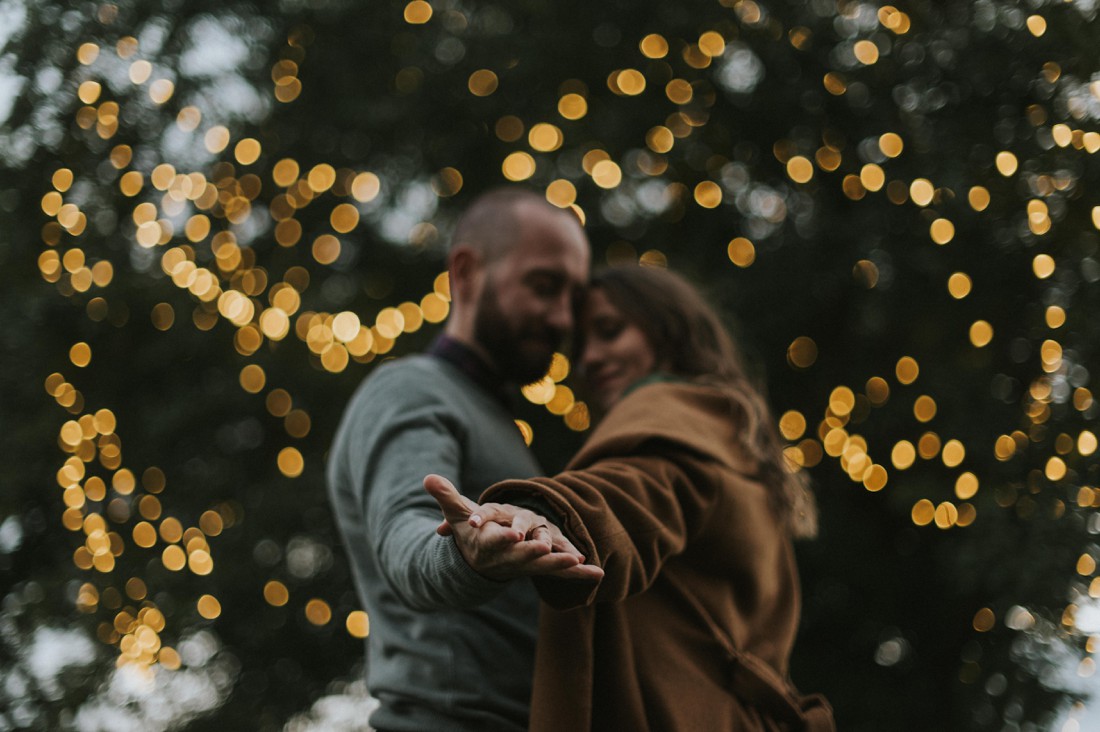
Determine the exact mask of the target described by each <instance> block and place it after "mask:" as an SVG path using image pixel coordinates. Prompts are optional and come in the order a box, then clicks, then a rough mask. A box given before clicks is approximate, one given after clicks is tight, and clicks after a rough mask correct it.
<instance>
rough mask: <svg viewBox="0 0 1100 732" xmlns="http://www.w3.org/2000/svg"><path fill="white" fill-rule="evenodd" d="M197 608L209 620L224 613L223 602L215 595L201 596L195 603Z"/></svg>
mask: <svg viewBox="0 0 1100 732" xmlns="http://www.w3.org/2000/svg"><path fill="white" fill-rule="evenodd" d="M195 609H196V610H198V611H199V615H201V616H202V617H204V618H206V619H207V620H214V619H215V618H217V617H218V616H219V615H221V614H222V604H221V603H220V602H218V598H216V597H214V596H213V595H203V596H202V597H200V598H199V599H198V602H196V603H195Z"/></svg>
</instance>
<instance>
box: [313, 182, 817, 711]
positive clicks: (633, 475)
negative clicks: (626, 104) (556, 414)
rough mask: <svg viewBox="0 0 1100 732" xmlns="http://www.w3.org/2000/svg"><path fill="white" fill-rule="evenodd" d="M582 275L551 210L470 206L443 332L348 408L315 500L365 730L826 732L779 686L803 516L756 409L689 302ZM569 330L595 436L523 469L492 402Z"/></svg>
mask: <svg viewBox="0 0 1100 732" xmlns="http://www.w3.org/2000/svg"><path fill="white" fill-rule="evenodd" d="M589 258H590V255H589V248H588V242H587V239H586V236H585V234H584V231H583V229H582V227H581V225H580V223H579V222H578V221H577V219H576V217H575V216H573V214H572V213H571V212H570V211H568V210H562V209H558V208H555V207H554V206H551V205H550V204H548V203H547V202H546V201H545V200H544V199H542V198H541V197H540V196H538V195H537V194H535V193H532V192H530V191H526V190H520V189H504V190H498V191H493V192H490V193H487V194H485V195H483V196H482V197H480V198H479V199H477V200H476V201H474V202H473V204H472V205H471V206H470V208H469V209H467V211H466V212H465V213H464V214H463V216H462V217H461V218H460V219H459V222H458V224H457V226H456V229H455V233H454V238H453V243H452V247H451V250H450V255H449V258H448V270H449V273H450V283H451V295H452V311H451V316H450V319H449V321H448V322H447V325H446V329H445V332H444V334H443V335H441V336H440V337H439V338H438V339H437V340H436V341H435V343H434V344H433V345H432V347H431V349H430V350H429V351H428V353H426V354H423V355H419V356H411V357H407V358H403V359H399V360H395V361H391V362H388V363H384V364H382V365H380V366H379V367H378V368H377V369H375V371H374V372H373V373H372V374H371V376H370V377H369V378H368V379H367V380H366V381H365V382H364V383H363V385H362V386H361V387H360V388H359V390H358V391H357V392H356V394H355V396H354V397H353V398H352V400H351V402H350V404H349V406H348V408H347V411H346V412H345V414H344V417H343V420H342V422H341V425H340V428H339V430H338V433H337V436H336V440H335V443H334V445H333V448H332V451H331V453H330V458H329V468H328V478H329V491H330V495H331V499H332V502H333V508H334V512H335V514H336V517H337V520H338V522H339V525H340V529H341V532H342V534H343V538H344V543H345V547H346V550H347V553H348V556H349V558H350V560H351V564H352V568H353V570H354V574H355V579H356V585H357V589H358V592H359V596H360V599H361V600H362V602H363V604H364V606H365V608H366V610H367V612H368V613H369V616H370V619H371V632H370V635H369V637H368V640H367V648H368V659H367V669H368V671H367V685H368V687H369V689H370V691H371V693H372V694H373V695H374V696H375V697H377V699H378V700H379V702H380V707H379V709H378V710H377V711H376V712H375V713H374V714H373V715H372V717H371V719H370V724H371V726H373V727H374V728H376V729H378V730H380V731H381V732H386V731H388V730H471V731H472V730H478V731H481V730H501V731H509V732H510V731H515V730H523V729H531V730H547V731H551V730H552V731H557V730H569V731H572V730H620V729H621V730H654V731H659V730H731V731H732V730H811V731H813V732H816V731H818V730H831V729H833V723H832V715H831V712H830V710H829V707H828V705H827V703H825V702H824V700H822V699H821V698H820V697H817V696H809V697H805V696H800V695H799V694H798V693H797V692H796V691H795V689H794V688H793V686H791V684H790V682H789V680H788V677H787V664H788V658H789V656H790V653H791V648H792V645H793V643H794V637H795V633H796V631H797V626H798V618H799V588H798V577H797V571H796V568H795V562H794V555H793V550H792V547H791V541H792V538H794V537H798V536H807V535H810V534H812V532H813V525H814V509H813V504H812V500H811V499H810V498H809V494H808V492H807V490H806V487H805V485H804V484H803V482H802V480H801V478H800V476H798V475H794V474H791V473H790V472H789V471H787V470H786V468H785V467H784V464H783V457H782V453H781V444H780V442H779V438H778V436H777V434H776V429H775V425H774V422H773V419H772V417H771V415H770V412H769V410H768V408H767V405H766V403H765V401H764V400H763V398H762V397H761V395H760V394H759V392H758V391H757V390H756V389H755V388H754V387H753V385H752V384H751V383H750V382H749V380H748V379H747V378H746V376H745V374H744V372H743V370H742V367H741V364H740V360H739V358H738V356H737V352H736V349H735V347H734V344H733V342H732V340H731V339H730V337H729V335H728V334H727V333H726V331H725V329H724V328H723V326H722V324H721V321H720V319H719V318H718V317H717V316H716V315H715V313H714V311H713V310H712V309H711V308H710V307H709V306H708V305H707V303H706V302H705V301H704V299H703V298H702V297H701V296H700V295H699V294H698V293H697V292H696V291H695V289H694V288H692V287H691V286H690V285H689V284H687V283H686V282H685V281H684V280H682V279H681V278H679V277H677V276H676V275H673V274H671V273H669V272H667V271H664V270H658V269H647V268H640V267H627V268H618V269H610V270H605V271H603V272H600V273H597V274H595V275H593V276H592V277H591V278H590V277H589V275H588V267H589ZM570 334H572V335H573V342H574V344H575V346H576V348H575V359H576V362H577V363H578V365H579V371H580V373H581V375H582V377H583V381H584V382H585V386H586V388H587V391H588V393H589V395H590V397H591V399H592V401H594V402H595V404H596V405H597V406H598V407H599V411H600V413H601V414H602V419H601V420H600V422H599V424H598V425H597V426H596V428H595V429H594V430H593V432H592V434H591V436H590V437H589V439H588V441H587V442H586V444H585V445H584V447H583V448H582V449H581V451H580V452H579V453H578V454H577V455H576V456H575V457H574V458H573V460H572V461H571V462H570V464H569V466H568V469H567V470H566V471H565V472H563V473H561V474H559V475H557V476H554V477H540V476H541V475H542V471H541V470H540V469H539V467H538V465H537V464H536V463H535V461H534V458H533V457H532V456H531V454H530V452H529V451H528V449H527V447H526V445H525V444H524V441H523V439H522V437H521V435H520V433H519V431H518V430H517V429H516V427H515V424H514V422H513V417H512V414H511V412H510V409H509V403H510V400H511V399H513V398H514V397H515V391H516V390H517V389H518V387H519V386H521V385H523V384H526V383H530V382H533V381H535V380H537V379H539V378H540V377H541V376H542V375H543V374H544V373H545V371H546V369H547V367H548V366H549V364H550V360H551V358H552V356H553V354H554V352H555V351H556V350H557V349H558V348H560V347H561V345H562V343H563V342H564V340H565V338H566V337H568V336H569V335H570ZM441 510H442V513H443V522H442V523H440V511H441Z"/></svg>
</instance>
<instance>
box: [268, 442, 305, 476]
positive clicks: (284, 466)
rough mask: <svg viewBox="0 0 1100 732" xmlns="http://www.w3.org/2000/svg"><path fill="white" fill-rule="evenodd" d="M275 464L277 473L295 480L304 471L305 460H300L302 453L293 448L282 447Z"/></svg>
mask: <svg viewBox="0 0 1100 732" xmlns="http://www.w3.org/2000/svg"><path fill="white" fill-rule="evenodd" d="M275 462H276V464H277V465H278V467H279V472H280V473H282V474H283V475H285V476H286V477H288V478H297V477H298V476H299V475H301V474H302V471H303V470H304V469H305V460H304V459H303V458H302V453H300V452H299V451H298V449H297V448H294V447H284V448H283V449H282V450H280V451H279V455H278V457H277V458H276V459H275Z"/></svg>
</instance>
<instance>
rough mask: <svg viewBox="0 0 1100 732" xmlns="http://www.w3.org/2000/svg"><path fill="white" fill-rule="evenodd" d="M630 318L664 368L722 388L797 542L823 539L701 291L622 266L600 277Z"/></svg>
mask: <svg viewBox="0 0 1100 732" xmlns="http://www.w3.org/2000/svg"><path fill="white" fill-rule="evenodd" d="M591 287H592V288H593V289H597V288H598V289H600V290H602V291H603V292H604V293H605V294H606V295H607V297H608V299H609V300H610V301H611V303H612V304H613V305H614V306H615V307H616V308H618V309H619V311H620V312H622V314H623V316H624V317H625V318H626V319H627V320H628V321H629V322H631V323H633V324H634V325H637V326H638V327H639V328H640V329H641V330H642V332H643V333H644V334H645V336H646V339H647V340H648V341H649V345H650V346H651V347H652V348H653V351H654V355H655V356H656V362H657V363H658V364H660V365H661V368H663V369H664V370H666V371H668V372H670V373H671V374H672V375H674V376H678V377H681V378H684V379H687V380H689V381H693V382H696V383H699V384H705V385H708V386H713V387H717V388H720V389H722V390H723V391H724V392H725V393H726V394H728V396H729V399H730V402H731V405H732V406H733V408H734V410H735V411H736V412H739V413H740V415H739V416H740V417H741V418H742V419H743V420H744V429H742V430H739V431H738V434H739V435H740V438H741V446H742V447H743V448H744V450H745V451H746V452H747V453H748V454H749V455H750V456H752V457H753V458H755V459H756V461H757V462H758V463H759V465H760V474H761V475H760V477H761V478H762V479H763V482H764V484H765V485H766V486H767V487H768V488H769V489H770V490H771V493H770V499H771V505H772V508H773V509H774V510H775V512H776V514H777V515H778V516H779V518H780V520H781V522H782V523H783V525H784V526H786V527H787V529H788V531H790V533H791V534H792V535H793V536H796V537H811V536H814V535H816V533H817V510H816V507H815V505H814V500H813V494H812V493H811V492H810V490H809V485H808V481H807V478H806V475H805V473H804V472H802V471H801V470H798V471H795V472H792V471H791V470H789V469H788V468H787V466H786V458H785V457H784V456H783V446H782V443H781V442H780V439H779V434H778V432H777V431H776V425H775V420H774V419H773V418H772V415H771V410H769V409H768V405H767V402H766V401H765V400H764V397H763V395H762V394H761V391H760V390H759V389H758V388H757V387H756V386H755V385H754V384H753V383H752V382H751V381H750V379H749V378H748V375H747V374H746V372H745V368H744V366H743V364H742V360H741V356H740V354H739V353H738V351H737V348H736V346H735V345H734V342H733V339H732V338H731V337H730V335H729V332H728V331H727V330H726V328H725V326H724V325H723V324H722V321H721V319H720V318H719V317H718V314H717V313H716V312H715V311H714V309H713V308H712V307H711V306H710V305H708V304H707V302H706V300H705V299H704V298H703V297H702V295H700V293H699V291H698V290H696V289H695V287H693V286H692V285H691V284H689V283H688V282H687V281H686V280H684V279H683V278H682V277H680V276H679V275H676V274H673V273H672V272H669V271H668V270H665V269H659V268H656V267H639V266H629V267H615V268H610V269H605V270H602V271H600V272H597V273H596V274H594V275H593V277H592V281H591Z"/></svg>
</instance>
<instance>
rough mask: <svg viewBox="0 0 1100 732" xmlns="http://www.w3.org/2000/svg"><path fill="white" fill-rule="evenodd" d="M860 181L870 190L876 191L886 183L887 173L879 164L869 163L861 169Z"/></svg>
mask: <svg viewBox="0 0 1100 732" xmlns="http://www.w3.org/2000/svg"><path fill="white" fill-rule="evenodd" d="M859 182H860V183H861V184H862V185H863V187H864V188H865V189H867V190H868V191H872V192H875V191H878V190H881V189H882V187H883V186H884V185H886V173H885V172H884V171H883V170H882V168H880V167H879V166H878V165H875V164H874V163H867V164H866V165H864V166H863V168H861V169H860V171H859Z"/></svg>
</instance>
